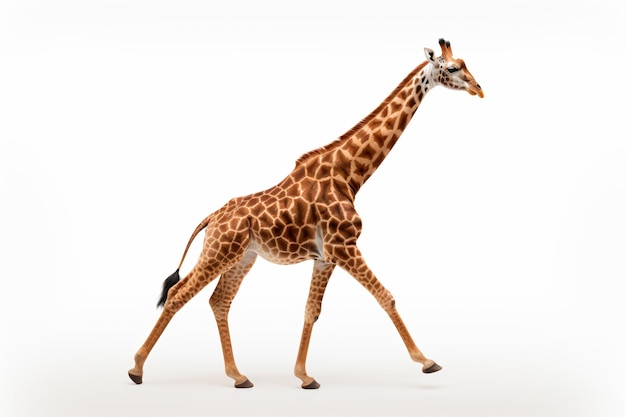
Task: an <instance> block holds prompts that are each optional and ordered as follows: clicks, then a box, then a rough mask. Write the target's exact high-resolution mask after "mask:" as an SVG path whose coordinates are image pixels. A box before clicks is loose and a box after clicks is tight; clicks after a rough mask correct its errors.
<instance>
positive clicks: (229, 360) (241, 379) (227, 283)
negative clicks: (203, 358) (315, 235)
mask: <svg viewBox="0 0 626 417" xmlns="http://www.w3.org/2000/svg"><path fill="white" fill-rule="evenodd" d="M256 257H257V255H256V253H254V252H247V253H246V254H245V255H244V257H243V258H242V259H241V261H239V263H237V264H236V265H235V266H234V267H233V268H232V269H230V270H228V271H227V272H225V273H223V274H222V276H221V278H220V280H219V282H218V283H217V287H215V291H214V292H213V295H212V296H211V299H210V300H209V304H210V305H211V308H212V309H213V313H214V314H215V321H216V322H217V328H218V330H219V333H220V341H221V343H222V353H223V354H224V368H225V370H226V375H228V376H229V377H231V378H232V379H234V380H235V387H236V388H251V387H252V386H253V384H252V382H250V380H249V379H248V378H247V377H246V376H245V375H242V374H241V373H240V372H239V369H237V365H236V364H235V357H234V354H233V347H232V345H231V340H230V330H229V327H228V312H229V311H230V305H231V303H232V301H233V299H234V298H235V295H237V291H238V290H239V287H240V286H241V282H242V281H243V278H244V277H245V276H246V274H247V273H248V271H250V268H252V265H254V261H255V260H256Z"/></svg>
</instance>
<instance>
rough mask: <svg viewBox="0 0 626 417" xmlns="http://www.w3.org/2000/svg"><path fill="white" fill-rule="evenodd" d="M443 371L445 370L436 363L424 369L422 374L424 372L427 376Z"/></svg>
mask: <svg viewBox="0 0 626 417" xmlns="http://www.w3.org/2000/svg"><path fill="white" fill-rule="evenodd" d="M442 369H443V368H442V367H441V366H439V365H437V364H436V363H433V364H432V365H430V366H429V367H428V368H426V369H422V372H424V373H425V374H432V373H435V372H437V371H441V370H442Z"/></svg>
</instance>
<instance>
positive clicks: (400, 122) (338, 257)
mask: <svg viewBox="0 0 626 417" xmlns="http://www.w3.org/2000/svg"><path fill="white" fill-rule="evenodd" d="M439 43H440V46H441V49H442V55H441V56H440V57H437V58H436V57H435V56H434V53H433V51H432V50H430V49H425V52H426V57H427V61H425V62H423V63H422V64H420V65H418V66H417V67H416V68H415V69H414V70H413V71H412V72H411V73H409V75H407V77H406V78H405V79H404V80H403V81H402V82H401V83H400V84H399V85H398V87H397V88H396V89H395V90H394V91H393V92H392V93H391V94H390V95H389V96H388V97H387V98H386V99H385V100H384V101H383V102H382V103H381V104H380V105H379V106H378V107H377V108H376V109H375V110H374V111H373V112H372V113H371V114H370V115H368V116H367V117H366V118H365V119H363V120H362V121H361V122H360V123H358V124H357V125H355V126H354V127H353V128H352V129H351V130H349V131H348V132H346V133H345V134H344V135H342V136H341V137H340V138H338V139H337V140H335V141H334V142H331V143H330V144H328V145H326V146H324V147H322V148H319V149H316V150H314V151H311V152H309V153H307V154H305V155H303V156H302V157H301V158H300V159H298V161H297V162H296V166H295V168H294V170H293V171H292V172H291V173H290V174H289V175H287V177H285V179H283V180H282V181H281V182H280V183H278V184H277V185H276V186H274V187H272V188H269V189H267V190H265V191H261V192H258V193H254V194H250V195H248V196H244V197H238V198H233V199H232V200H230V201H229V202H227V203H226V204H225V205H224V206H223V207H222V208H220V209H219V210H217V211H216V212H214V213H212V214H210V215H209V216H208V217H207V218H205V219H204V220H203V221H202V222H201V223H200V224H199V225H198V227H197V228H196V230H195V231H194V233H193V234H192V236H191V239H190V240H189V243H188V244H187V248H186V249H185V252H184V254H183V260H184V258H185V255H186V254H187V251H188V249H189V247H190V245H191V243H192V241H193V239H194V238H195V237H196V235H197V234H198V233H199V232H200V231H202V230H204V229H206V233H205V237H204V243H203V248H202V252H201V255H200V258H199V260H198V262H197V263H196V265H195V266H194V267H193V268H192V269H191V271H190V272H189V273H188V274H187V276H186V277H185V278H184V279H182V280H180V279H179V276H178V270H177V271H176V272H175V274H173V275H172V276H171V277H170V278H168V280H166V282H165V284H164V288H163V296H162V298H161V302H162V303H163V304H164V309H163V312H162V313H161V316H160V317H159V319H158V321H157V323H156V325H155V327H154V328H153V330H152V332H151V333H150V335H149V336H148V339H147V340H146V342H145V343H144V344H143V346H142V347H141V348H140V349H139V351H138V352H137V354H136V355H135V367H134V368H132V369H131V370H130V371H129V376H130V378H131V379H132V380H133V381H134V382H135V383H138V384H139V383H141V382H142V381H143V364H144V362H145V360H146V358H147V356H148V354H149V353H150V351H151V350H152V348H153V347H154V345H155V343H156V342H157V340H158V338H159V337H160V335H161V333H162V332H163V330H164V329H165V327H166V326H167V324H168V323H169V321H170V320H171V318H172V317H173V316H174V314H175V313H176V312H177V311H178V310H180V308H182V307H183V306H184V305H185V303H187V302H188V301H189V300H190V299H191V298H192V297H193V296H195V295H196V294H197V293H198V292H199V291H200V290H202V289H203V288H204V287H205V286H206V285H207V284H209V283H210V282H211V281H213V280H214V279H216V278H218V277H219V281H218V284H217V286H216V288H215V291H214V292H213V295H212V296H211V298H210V301H209V303H210V305H211V308H212V309H213V312H214V314H215V318H216V321H217V325H218V330H219V333H220V339H221V343H222V352H223V355H224V364H225V368H226V374H227V375H228V376H230V377H231V378H233V379H234V380H235V386H236V387H239V388H248V387H251V386H252V383H251V382H250V381H249V380H248V378H247V377H246V376H244V375H243V374H241V373H240V372H239V370H238V369H237V366H236V364H235V360H234V356H233V352H232V346H231V342H230V332H229V328H228V312H229V309H230V304H231V302H232V300H233V299H234V297H235V295H236V293H237V291H238V289H239V286H240V285H241V282H242V280H243V278H244V277H245V275H246V274H247V273H248V271H249V270H250V269H251V268H252V266H253V264H254V262H255V260H256V258H257V256H261V257H263V258H265V259H267V260H269V261H271V262H274V263H277V264H282V265H287V264H294V263H298V262H303V261H307V260H312V261H313V274H312V278H311V288H310V291H309V296H308V299H307V304H306V309H305V317H304V327H303V331H302V337H301V342H300V348H299V351H298V356H297V360H296V365H295V371H294V373H295V375H296V376H297V377H298V378H300V379H301V380H302V387H303V388H318V387H319V384H318V383H317V382H316V381H315V379H313V378H312V377H310V376H309V375H308V374H307V372H306V367H305V362H306V356H307V351H308V345H309V341H310V337H311V332H312V329H313V324H314V323H315V321H316V320H317V319H318V317H319V315H320V312H321V304H322V298H323V295H324V291H325V289H326V285H327V283H328V280H329V279H330V276H331V274H332V272H333V270H334V268H335V267H336V266H339V267H341V268H343V269H344V270H346V271H347V272H348V273H349V274H350V275H352V276H353V277H354V278H355V279H356V280H357V281H358V282H360V283H361V284H362V285H363V286H364V287H365V288H366V289H367V290H368V291H369V292H370V293H371V294H372V295H373V296H374V297H375V298H376V300H377V301H378V303H379V304H380V305H381V307H382V308H383V309H384V310H385V311H386V312H387V313H388V315H389V316H390V318H391V320H392V322H393V323H394V325H395V326H396V329H397V330H398V332H399V334H400V336H401V338H402V340H403V341H404V343H405V345H406V347H407V349H408V351H409V355H410V356H411V358H412V359H413V360H414V361H416V362H419V363H421V364H422V370H423V372H425V373H431V372H436V371H438V370H440V369H441V367H440V366H439V365H437V364H436V363H435V362H434V361H433V360H431V359H428V358H426V357H425V356H424V355H423V354H422V352H421V351H420V350H419V349H418V348H417V346H416V345H415V343H414V342H413V340H412V338H411V336H410V334H409V332H408V330H407V329H406V327H405V325H404V323H403V322H402V319H401V318H400V315H399V313H398V312H397V310H396V307H395V301H394V299H393V297H392V295H391V294H390V293H389V291H387V290H386V289H385V287H384V286H383V285H382V284H381V283H380V281H379V280H378V279H377V277H376V276H375V275H374V273H373V272H372V271H371V270H370V269H369V267H368V266H367V264H366V263H365V261H364V259H363V257H362V256H361V252H360V251H359V249H358V247H357V239H358V237H359V235H360V233H361V218H360V216H359V215H358V213H357V211H356V209H355V207H354V198H355V195H356V193H357V192H358V191H359V189H360V188H361V186H362V185H363V184H364V183H365V182H366V181H367V179H368V178H369V177H370V176H371V175H372V174H373V173H374V172H375V170H376V169H377V168H378V166H379V165H380V164H381V163H382V161H383V160H384V159H385V157H386V156H387V154H388V153H389V151H390V150H391V149H392V147H393V146H394V144H395V143H396V141H397V140H398V138H399V137H400V135H401V134H402V132H403V130H404V129H405V128H406V126H407V125H408V123H409V121H410V120H411V118H412V117H413V114H414V113H415V111H416V110H417V108H418V106H419V105H420V103H421V101H422V99H423V97H424V95H425V94H426V93H427V92H428V91H429V90H430V89H432V88H433V87H434V86H436V85H444V86H446V87H449V88H453V89H460V90H465V91H467V92H469V93H470V94H472V95H478V96H480V97H483V92H482V89H481V87H480V86H479V85H478V83H476V81H475V80H474V78H473V77H472V75H471V74H470V73H469V71H468V70H467V68H466V66H465V63H464V62H463V61H462V60H458V59H454V58H453V57H452V51H451V49H450V44H449V42H445V41H444V40H443V39H440V41H439ZM183 260H181V265H182V262H183ZM179 269H180V266H179Z"/></svg>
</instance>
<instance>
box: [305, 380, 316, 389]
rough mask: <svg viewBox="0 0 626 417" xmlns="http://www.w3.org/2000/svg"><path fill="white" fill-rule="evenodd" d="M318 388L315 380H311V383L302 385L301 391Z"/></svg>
mask: <svg viewBox="0 0 626 417" xmlns="http://www.w3.org/2000/svg"><path fill="white" fill-rule="evenodd" d="M319 387H320V384H319V383H318V382H317V381H316V380H313V381H312V382H311V383H309V384H307V385H302V389H318V388H319Z"/></svg>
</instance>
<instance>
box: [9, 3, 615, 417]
mask: <svg viewBox="0 0 626 417" xmlns="http://www.w3.org/2000/svg"><path fill="white" fill-rule="evenodd" d="M208 3H209V2H191V1H182V2H171V3H168V2H163V1H152V2H140V1H130V2H129V1H125V2H105V1H92V2H80V1H74V2H72V1H59V2H43V1H39V2H37V1H31V2H23V1H22V2H12V1H4V2H2V3H0V4H1V6H0V20H1V24H0V114H1V119H2V120H1V122H0V193H1V194H0V195H1V196H2V205H1V209H0V210H1V213H2V215H1V216H0V227H1V233H0V245H1V246H0V250H1V252H0V253H1V257H0V263H1V267H2V269H1V270H2V302H1V303H0V309H1V311H0V313H1V316H0V317H1V319H0V326H1V327H0V331H1V332H2V340H3V341H2V345H1V346H2V348H1V349H2V352H1V353H2V354H1V356H0V357H1V359H0V364H1V366H2V372H0V384H1V385H0V387H1V390H0V414H1V415H3V416H4V415H6V416H85V415H89V416H111V415H115V416H124V415H136V414H139V415H146V416H148V415H150V416H160V415H172V414H176V415H289V416H292V415H320V414H321V413H323V415H394V416H395V415H398V416H399V415H428V416H460V415H466V416H483V417H484V416H503V415H506V416H525V417H526V416H561V415H562V416H590V415H593V416H616V415H620V414H623V413H624V411H626V409H625V405H624V400H623V393H624V389H625V388H626V383H625V379H624V371H626V366H625V361H624V354H623V352H624V348H625V347H626V346H625V343H624V333H623V332H624V331H623V329H624V326H623V322H622V320H621V319H620V317H621V316H622V315H623V313H624V307H623V301H622V300H623V294H624V293H623V289H622V285H623V280H624V278H625V277H626V261H625V256H624V255H625V254H626V219H625V216H624V213H625V212H626V182H625V179H626V142H625V141H624V138H625V137H626V136H625V135H624V129H623V106H621V104H620V103H621V102H622V98H623V93H624V84H623V82H622V81H621V77H622V75H621V74H622V72H623V68H624V65H623V56H624V53H623V52H624V47H623V43H621V39H623V35H624V33H623V30H622V29H620V28H619V27H620V25H622V26H623V21H624V6H623V5H622V4H621V3H620V2H618V1H603V2H591V1H583V2H575V3H571V2H568V3H567V6H565V5H566V3H565V2H563V3H561V2H539V1H530V2H529V1H524V2H506V3H500V4H494V3H492V2H460V1H450V2H447V3H446V4H445V5H442V4H437V3H428V4H422V3H423V2H409V1H406V2H401V1H387V2H384V3H381V2H376V3H375V4H374V3H373V2H372V3H371V4H370V3H368V2H363V3H359V6H358V7H357V6H347V5H346V6H343V5H342V4H341V3H339V2H324V1H322V2H315V5H309V6H294V5H293V4H295V3H290V2H275V1H270V2H251V1H248V2H230V3H228V4H229V5H228V6H227V5H219V6H218V5H216V6H213V5H209V4H208ZM442 36H443V37H446V38H447V39H449V40H450V41H451V42H452V47H453V51H454V54H455V56H457V57H462V58H464V59H465V60H466V62H467V65H468V67H469V68H470V70H471V71H472V73H473V74H474V76H475V77H476V79H477V80H478V81H479V82H480V84H481V85H482V86H483V88H484V90H485V99H483V100H480V99H478V98H476V97H470V96H469V95H468V94H465V93H458V92H452V91H448V90H444V89H443V88H440V89H436V90H434V91H432V92H431V93H430V94H429V95H428V96H427V97H426V99H425V102H424V103H423V105H422V106H421V107H420V109H419V110H418V112H417V114H416V116H415V119H414V120H413V121H412V123H411V125H410V126H409V128H408V129H407V131H406V132H405V134H404V136H403V137H402V138H401V140H400V142H399V143H398V145H397V147H396V149H394V151H393V152H392V153H391V155H390V156H389V158H388V160H387V161H385V163H384V164H383V165H382V167H381V168H380V170H379V171H378V172H377V173H376V174H375V175H374V176H373V177H372V178H371V180H370V181H369V182H368V183H367V185H366V186H365V187H364V188H363V189H362V190H361V192H360V194H359V196H358V199H357V208H358V209H359V211H360V213H361V216H362V217H363V219H364V233H363V235H362V237H361V240H360V245H361V248H362V250H363V252H364V253H365V255H366V257H367V259H368V263H369V264H370V266H371V267H372V268H373V269H374V271H375V272H376V273H377V275H378V276H379V278H380V279H381V281H382V282H383V283H384V284H385V285H386V286H387V288H389V289H390V290H391V292H392V293H393V294H394V296H395V298H396V300H397V305H398V308H399V310H400V312H401V314H402V316H403V318H404V320H405V322H406V324H407V326H408V327H409V329H410V331H411V332H412V334H413V336H414V338H415V339H416V341H417V343H418V346H420V348H421V349H422V350H423V351H424V352H425V353H426V354H427V355H428V356H431V357H432V358H433V359H435V360H436V361H438V362H439V363H441V365H443V367H444V369H443V371H442V372H440V373H438V374H434V375H423V374H421V373H420V371H419V366H417V365H416V364H413V363H412V362H411V361H410V359H409V357H408V354H406V352H405V350H404V346H403V345H402V342H401V340H400V338H399V337H398V335H397V334H396V332H395V330H394V329H393V326H392V324H391V322H390V321H389V320H388V318H387V317H386V316H385V314H384V312H383V311H382V310H381V309H380V308H379V307H378V305H377V304H376V303H375V301H374V299H373V298H372V297H371V296H370V295H369V294H368V293H367V292H366V291H365V290H363V289H362V288H361V287H359V286H358V284H356V283H355V282H354V281H353V280H352V279H351V278H350V277H348V276H347V275H346V274H345V273H343V272H342V271H336V272H335V275H334V276H333V279H332V280H331V283H330V285H329V288H328V291H327V295H326V298H325V302H324V311H323V313H322V316H321V318H320V321H319V322H318V324H317V326H316V328H315V331H314V333H313V340H312V343H311V349H310V355H309V362H308V369H309V372H310V373H311V374H312V375H313V376H314V377H315V378H316V379H317V380H318V381H319V382H320V383H321V384H322V388H321V389H320V390H318V391H316V392H307V391H303V390H300V389H299V381H298V380H297V379H296V378H295V377H293V376H292V374H291V372H292V368H293V363H294V361H295V354H296V351H297V347H298V341H299V333H300V329H301V325H302V316H303V312H304V302H305V299H306V292H307V289H308V284H309V276H310V270H311V265H310V264H302V265H297V266H290V267H281V266H276V265H271V264H268V263H266V262H264V261H262V260H259V261H258V262H257V265H255V268H254V269H253V270H252V272H251V273H250V275H249V277H248V278H247V279H246V281H245V282H244V285H243V287H242V290H241V291H240V294H239V296H238V298H237V299H236V300H235V302H234V304H233V309H232V313H231V330H232V333H233V341H234V349H235V353H236V357H237V360H238V365H239V368H240V369H241V370H242V372H244V373H246V375H247V376H249V377H250V379H251V380H252V381H253V382H254V383H255V384H256V386H255V388H254V389H253V390H244V391H241V390H235V389H233V388H231V380H230V379H229V378H227V377H226V376H225V375H224V374H223V369H222V358H221V352H220V347H219V340H218V335H217V330H216V328H215V327H216V326H215V324H214V322H213V318H212V316H211V312H210V309H209V308H208V306H207V304H206V300H207V299H208V297H209V295H210V291H211V289H212V288H213V287H214V284H212V285H211V286H210V287H209V288H207V289H206V290H205V291H203V292H202V293H201V294H200V295H199V296H198V297H196V298H195V299H194V300H192V301H191V302H190V303H189V304H188V305H187V306H186V307H185V308H184V309H183V310H182V311H181V312H180V313H179V314H178V315H177V316H176V317H175V319H174V321H173V322H172V323H171V325H170V327H169V328H168V329H167V331H166V332H165V334H164V335H163V337H162V338H161V340H160V341H159V343H158V344H157V346H156V348H155V350H154V351H153V354H152V355H151V356H150V358H149V359H148V362H147V363H146V367H145V372H146V373H145V383H144V384H143V385H142V386H134V385H133V384H132V383H131V382H130V381H129V380H128V379H127V377H126V370H127V369H128V368H130V367H131V366H132V359H133V355H134V352H135V351H136V350H137V348H138V347H139V346H140V344H141V343H142V342H143V340H144V338H145V336H146V335H147V333H148V331H149V330H150V328H151V326H152V325H153V324H154V322H155V320H156V318H157V315H158V312H157V311H156V310H155V309H154V303H155V302H156V299H157V296H158V293H159V289H160V285H161V282H162V280H163V279H164V278H165V277H166V276H167V275H169V274H170V273H171V272H172V271H173V270H174V269H175V268H176V265H177V263H178V261H179V257H180V255H181V254H182V250H183V249H184V245H185V244H186V242H187V239H188V237H189V235H190V233H191V232H192V231H193V229H194V228H195V226H196V224H197V223H198V222H199V221H200V220H201V219H202V218H203V217H204V216H205V215H206V214H208V213H209V212H211V211H213V210H215V209H217V208H219V207H220V206H221V205H222V204H223V203H224V202H225V201H226V200H228V199H229V198H231V197H234V196H237V195H243V194H247V193H250V192H253V191H257V190H260V189H264V188H267V187H269V186H272V185H274V184H275V183H276V182H278V181H279V180H280V179H282V178H283V177H284V176H285V175H286V174H287V173H288V172H289V170H290V169H291V168H292V167H293V163H294V161H295V159H296V158H297V157H298V156H300V155H301V154H302V153H304V152H306V151H309V150H311V149H313V148H316V147H318V146H321V145H324V144H326V143H328V142H330V141H331V140H333V139H334V138H335V137H336V136H338V135H340V134H342V133H343V132H344V131H346V130H347V129H349V128H350V127H351V126H352V125H353V124H355V123H356V122H358V121H359V120H360V119H361V118H362V117H364V116H365V115H367V114H368V113H369V112H370V111H371V110H372V109H373V108H374V107H376V105H378V103H379V102H380V101H381V100H382V99H383V98H384V97H386V95H387V94H388V93H389V92H390V91H391V90H392V89H393V88H394V87H395V86H396V85H397V83H398V82H399V81H400V80H401V79H402V78H403V77H404V76H405V74H406V73H408V72H409V71H410V70H411V69H412V68H413V67H414V66H416V65H417V64H419V63H420V62H421V61H422V60H423V59H424V55H423V48H424V47H429V48H433V49H437V48H438V46H437V39H438V38H439V37H442ZM200 241H201V240H200V239H199V240H198V242H196V245H194V248H193V250H192V252H194V251H195V253H192V254H191V256H189V257H188V258H187V262H186V263H185V266H184V269H186V270H188V269H189V268H190V267H191V265H192V264H193V261H194V257H195V256H196V254H197V252H198V250H199V242H200ZM183 272H184V271H183Z"/></svg>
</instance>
